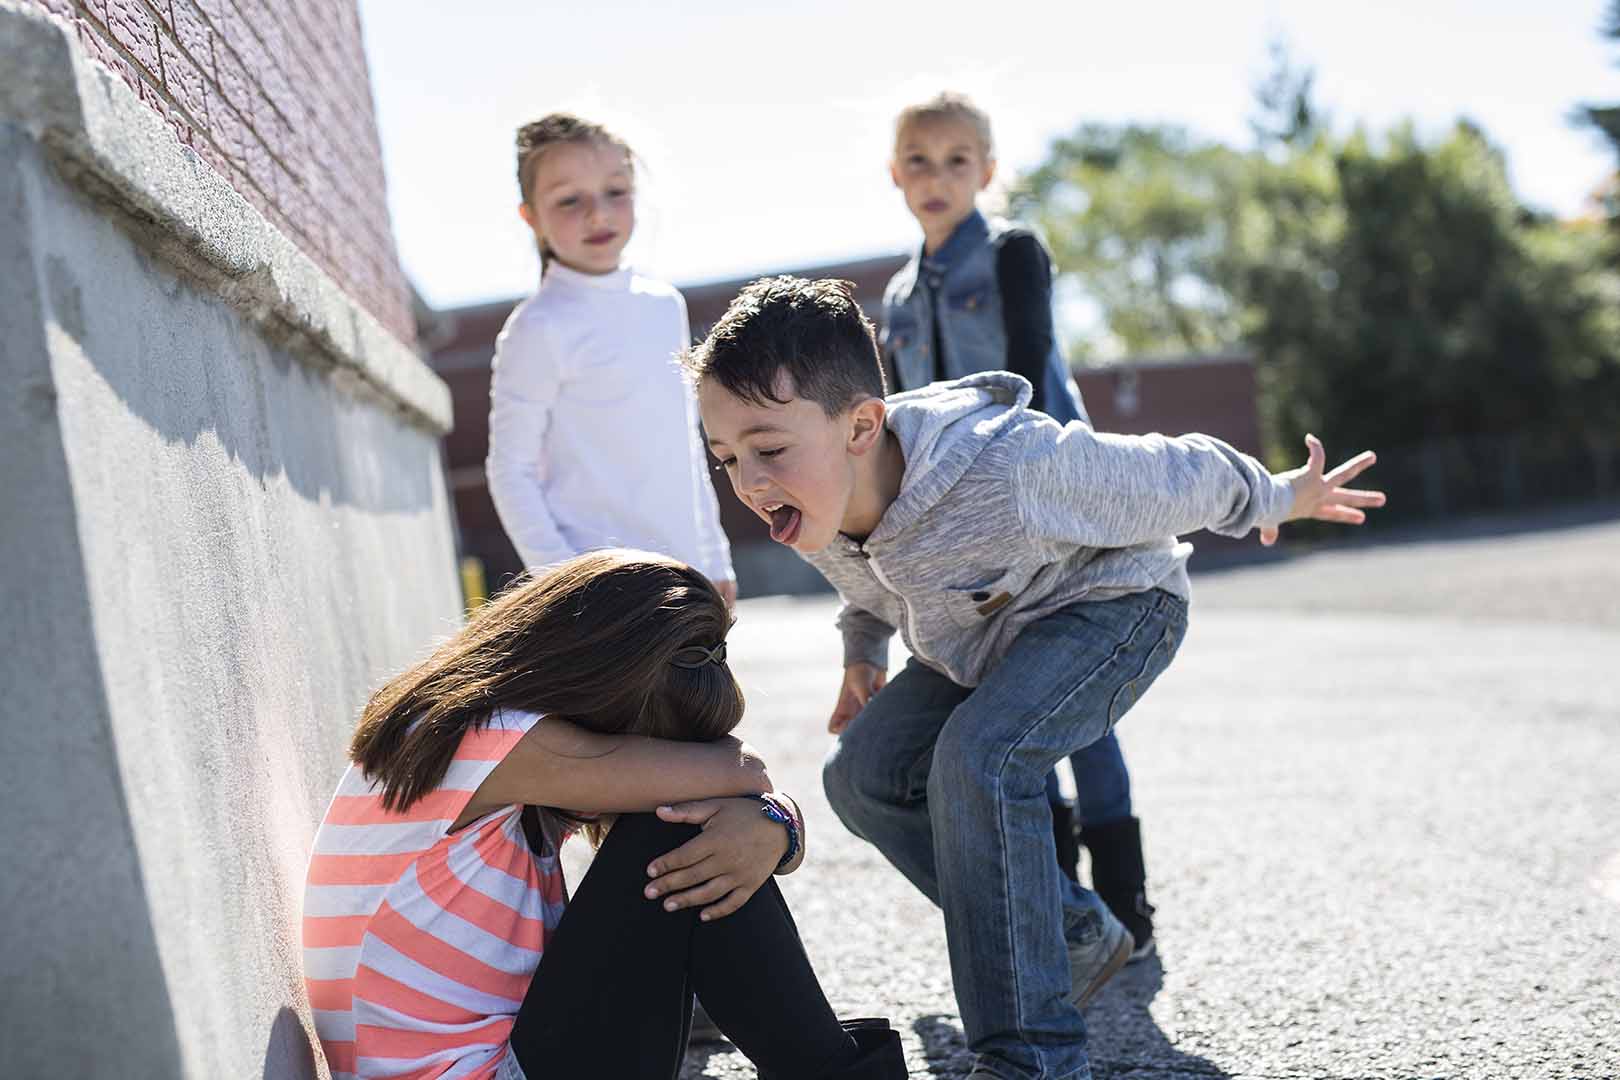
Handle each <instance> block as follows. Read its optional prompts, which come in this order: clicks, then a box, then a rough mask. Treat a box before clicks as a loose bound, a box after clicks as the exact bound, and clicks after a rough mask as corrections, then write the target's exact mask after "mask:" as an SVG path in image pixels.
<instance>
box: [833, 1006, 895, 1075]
mask: <svg viewBox="0 0 1620 1080" xmlns="http://www.w3.org/2000/svg"><path fill="white" fill-rule="evenodd" d="M839 1022H840V1023H841V1024H843V1026H844V1030H845V1031H847V1032H849V1034H850V1037H851V1038H853V1039H854V1040H855V1045H856V1046H858V1047H860V1048H861V1055H860V1057H858V1058H856V1059H855V1060H854V1061H853V1062H851V1063H850V1064H848V1065H846V1066H844V1067H843V1068H842V1069H839V1070H837V1071H836V1072H832V1073H829V1074H828V1076H827V1080H906V1055H905V1054H904V1053H903V1052H902V1051H901V1049H900V1033H899V1032H898V1031H895V1030H893V1029H892V1028H890V1027H889V1022H888V1021H887V1020H884V1019H882V1018H881V1017H862V1018H860V1019H858V1020H841V1021H839Z"/></svg>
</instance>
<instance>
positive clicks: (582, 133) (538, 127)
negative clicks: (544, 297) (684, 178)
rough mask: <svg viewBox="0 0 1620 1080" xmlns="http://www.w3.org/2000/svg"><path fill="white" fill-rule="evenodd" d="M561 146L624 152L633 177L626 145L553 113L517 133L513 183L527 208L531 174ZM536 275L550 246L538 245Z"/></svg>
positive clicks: (596, 127) (602, 131) (586, 122)
mask: <svg viewBox="0 0 1620 1080" xmlns="http://www.w3.org/2000/svg"><path fill="white" fill-rule="evenodd" d="M562 143H600V144H602V145H603V146H611V147H613V148H614V149H616V150H621V151H623V152H624V161H625V167H626V168H627V169H629V170H630V175H631V177H632V178H633V177H634V176H635V160H636V156H635V152H634V151H632V150H631V149H630V144H629V143H627V142H625V141H624V140H623V139H621V138H620V137H619V136H618V135H615V134H614V133H613V132H611V131H609V130H608V129H607V128H605V127H603V126H602V125H601V124H595V123H592V122H591V121H589V120H582V119H580V118H579V117H578V116H575V115H574V114H573V113H566V112H554V113H550V114H548V115H546V116H542V117H541V118H540V119H538V120H535V121H532V122H531V123H527V124H524V125H523V126H522V127H520V128H518V130H517V179H518V191H519V192H521V193H522V195H523V204H524V205H525V206H528V205H531V204H532V201H533V198H534V174H535V173H536V172H537V171H538V170H539V168H540V159H541V158H542V157H544V156H545V153H546V151H547V150H549V149H551V148H552V147H553V146H557V145H560V144H562ZM539 250H540V272H541V273H545V270H546V264H547V263H548V262H550V261H551V246H550V245H549V244H547V243H546V242H545V241H544V240H542V241H540V245H539Z"/></svg>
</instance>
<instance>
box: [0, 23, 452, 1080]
mask: <svg viewBox="0 0 1620 1080" xmlns="http://www.w3.org/2000/svg"><path fill="white" fill-rule="evenodd" d="M384 194H385V193H384V184H383V177H382V167H381V162H380V158H379V154H378V149H377V135H376V126H375V122H374V119H373V116H372V110H371V94H370V87H369V82H368V76H367V70H366V65H365V61H364V59H363V55H362V52H361V43H360V32H359V25H358V19H357V16H356V11H355V7H354V5H353V4H352V3H346V2H341V0H309V2H306V3H301V4H296V5H272V4H269V3H265V2H263V0H196V2H193V0H82V2H77V3H75V2H69V0H32V2H29V3H22V4H19V3H17V2H16V0H0V513H3V518H4V527H3V528H0V610H4V612H5V621H4V624H3V625H4V633H5V637H4V647H3V648H0V683H3V684H4V685H5V686H6V688H7V689H6V702H5V706H4V710H3V713H0V737H3V739H4V740H5V748H6V752H5V753H4V754H3V755H0V812H3V813H4V816H5V818H6V819H7V821H8V822H10V836H9V838H8V839H7V841H6V844H5V845H4V848H3V854H0V883H3V884H0V901H3V906H4V909H5V913H6V917H5V920H4V922H3V924H0V955H3V956H4V957H5V958H6V964H5V967H6V975H7V978H6V979H5V985H4V989H3V990H0V1016H3V1019H0V1045H3V1046H4V1058H5V1067H4V1071H5V1073H6V1075H8V1076H107V1077H112V1076H116V1077H130V1078H146V1077H151V1078H165V1080H167V1078H173V1077H210V1078H212V1077H221V1076H233V1077H241V1076H265V1077H274V1078H282V1077H308V1076H314V1075H316V1074H317V1073H318V1072H319V1071H320V1066H319V1065H318V1064H317V1052H316V1051H315V1050H313V1049H312V1043H313V1038H312V1028H311V1014H310V1006H309V1004H308V1002H307V1000H306V996H305V993H304V987H303V964H302V957H301V956H300V952H299V940H300V928H299V917H300V912H301V906H302V894H303V884H304V882H303V879H304V868H305V864H306V863H307V861H308V858H309V854H310V844H311V840H312V838H313V835H314V830H315V826H316V824H317V822H318V821H319V819H320V817H321V814H322V812H323V811H324V809H325V806H326V803H327V801H328V800H329V798H330V797H331V793H332V791H333V789H334V788H335V786H336V783H337V778H338V776H339V775H340V773H341V771H342V769H343V767H344V765H345V758H346V755H345V747H346V744H347V741H348V737H349V734H350V733H351V731H352V730H353V724H354V718H355V716H356V715H357V713H358V709H359V707H360V705H361V704H362V703H363V702H364V700H365V698H366V696H367V694H368V693H369V690H370V688H371V687H372V686H373V685H375V683H376V682H377V681H378V680H379V678H380V677H381V676H383V675H384V674H386V673H388V672H390V671H393V670H397V669H398V668H400V667H402V666H404V665H405V664H406V663H407V662H408V661H409V660H410V659H412V658H413V657H415V656H416V655H418V654H419V653H420V651H421V650H422V649H423V647H424V646H425V645H426V644H427V643H428V641H429V640H430V639H431V638H432V637H434V636H435V635H439V634H442V633H445V632H447V631H449V630H451V629H453V628H454V627H455V625H456V623H457V620H458V619H459V615H460V596H459V594H458V590H457V586H456V579H455V574H454V543H453V530H452V525H451V521H450V516H449V512H448V506H447V500H446V493H445V490H444V482H443V473H442V466H441V462H440V454H439V441H440V439H441V437H442V436H443V435H444V434H445V432H446V431H447V430H448V427H449V421H450V407H449V395H448V393H447V392H446V390H445V387H444V384H443V383H442V382H440V380H439V379H438V378H437V377H435V376H434V375H433V374H432V372H431V371H430V370H428V368H427V367H426V366H425V365H424V364H423V363H422V362H421V360H420V359H419V358H418V356H417V355H416V353H415V351H414V347H413V339H414V326H413V321H412V319H411V317H410V297H409V294H408V291H407V289H406V288H405V286H404V282H403V278H402V276H401V274H400V271H399V268H398V265H397V260H396V258H395V254H394V243H393V238H392V232H391V229H390V226H389V221H388V216H387V211H386V209H385V205H386V204H385V200H384Z"/></svg>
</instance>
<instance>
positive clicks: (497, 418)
mask: <svg viewBox="0 0 1620 1080" xmlns="http://www.w3.org/2000/svg"><path fill="white" fill-rule="evenodd" d="M560 364H561V358H560V357H556V356H553V355H550V354H549V351H548V350H547V349H546V348H545V345H544V341H543V338H542V335H541V332H540V330H539V328H538V327H535V326H532V325H529V324H526V323H524V322H521V321H514V322H513V323H510V324H508V325H507V327H506V329H504V330H502V331H501V337H500V340H499V341H498V342H497V343H496V346H495V362H494V367H493V370H492V372H491V376H490V387H489V456H488V457H487V458H485V460H484V474H485V476H486V477H487V478H488V480H489V494H490V497H491V498H492V499H493V500H494V501H495V512H496V513H497V514H498V515H499V516H500V519H501V526H502V527H503V528H504V529H505V530H506V535H507V536H508V537H510V538H511V540H512V546H513V547H515V548H517V551H518V556H519V557H520V558H522V560H523V564H524V565H525V566H528V567H531V568H533V567H539V566H547V565H549V564H551V563H555V562H561V561H562V560H564V559H566V558H568V557H569V556H571V555H573V554H575V552H574V551H573V549H572V548H570V547H569V545H568V542H567V541H565V540H564V539H563V537H562V533H561V532H560V531H559V530H558V528H557V522H556V519H555V518H554V517H552V514H551V508H550V507H548V506H547V505H546V494H545V487H544V485H543V480H544V476H545V469H546V462H545V440H546V429H547V428H549V427H550V426H551V410H552V408H553V407H554V406H555V405H556V403H557V394H558V391H559V390H560V389H561V387H562V383H563V373H562V372H561V370H560Z"/></svg>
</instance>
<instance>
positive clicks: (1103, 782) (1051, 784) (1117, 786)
mask: <svg viewBox="0 0 1620 1080" xmlns="http://www.w3.org/2000/svg"><path fill="white" fill-rule="evenodd" d="M1069 767H1070V768H1071V769H1073V770H1074V816H1075V818H1076V820H1078V821H1079V822H1080V824H1082V825H1108V824H1110V823H1112V822H1115V821H1124V820H1125V819H1126V818H1128V817H1130V816H1131V774H1130V773H1129V772H1128V771H1127V770H1126V768H1125V755H1124V753H1122V752H1121V751H1120V748H1119V736H1118V735H1116V734H1114V732H1112V731H1110V732H1109V733H1108V734H1107V735H1104V736H1103V737H1102V738H1100V739H1098V740H1097V741H1096V742H1094V743H1092V744H1091V745H1090V746H1087V747H1085V748H1084V749H1081V750H1076V751H1075V752H1074V753H1072V754H1070V755H1069ZM1046 797H1047V798H1048V799H1050V800H1051V801H1052V803H1053V805H1056V804H1057V803H1059V802H1061V801H1062V800H1063V790H1062V788H1060V787H1059V786H1058V778H1057V774H1056V773H1047V774H1046Z"/></svg>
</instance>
